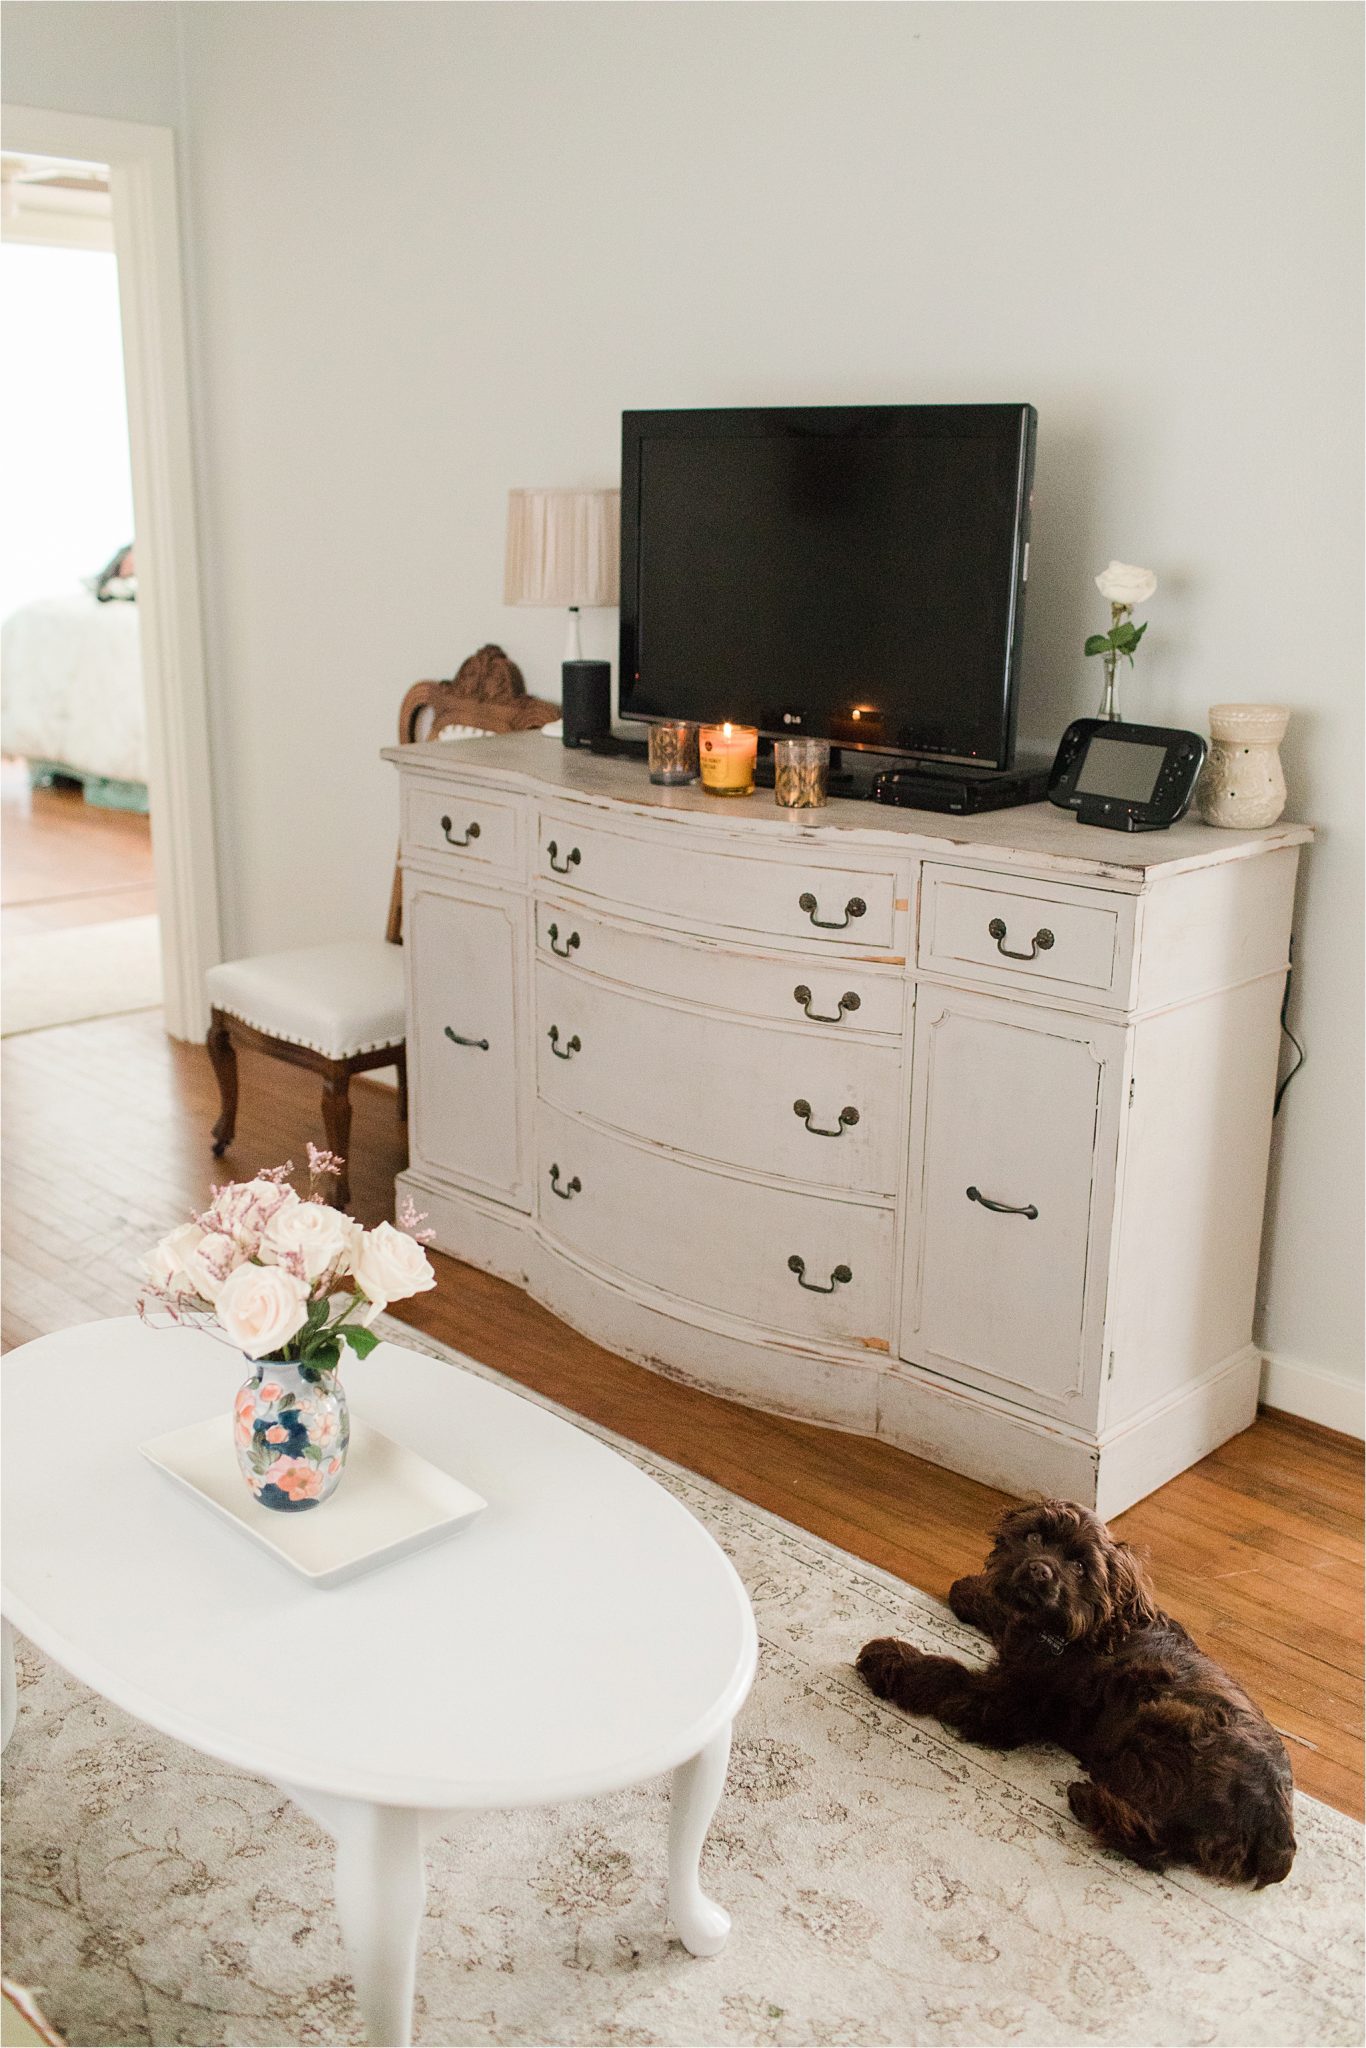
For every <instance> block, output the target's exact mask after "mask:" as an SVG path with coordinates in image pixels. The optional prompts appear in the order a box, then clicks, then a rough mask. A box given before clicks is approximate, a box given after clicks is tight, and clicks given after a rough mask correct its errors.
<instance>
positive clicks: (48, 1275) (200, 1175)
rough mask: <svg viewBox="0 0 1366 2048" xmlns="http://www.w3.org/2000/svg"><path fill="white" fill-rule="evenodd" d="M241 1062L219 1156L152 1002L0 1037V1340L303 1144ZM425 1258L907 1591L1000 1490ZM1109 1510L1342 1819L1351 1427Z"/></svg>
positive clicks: (1238, 1461)
mask: <svg viewBox="0 0 1366 2048" xmlns="http://www.w3.org/2000/svg"><path fill="white" fill-rule="evenodd" d="M241 1077H242V1098H241V1110H240V1114H239V1121H238V1132H239V1136H238V1140H237V1143H236V1144H235V1145H234V1148H233V1152H232V1154H231V1155H230V1157H229V1158H227V1159H225V1160H224V1161H222V1162H221V1164H219V1163H217V1162H215V1161H213V1160H212V1159H211V1157H210V1155H209V1145H208V1132H209V1127H210V1125H211V1123H212V1121H213V1118H214V1116H215V1114H216V1111H217V1094H216V1090H215V1088H214V1084H213V1079H212V1075H211V1074H210V1071H209V1067H208V1061H207V1058H206V1056H205V1055H204V1054H203V1053H202V1051H200V1050H199V1049H198V1048H196V1047H186V1046H179V1045H175V1044H174V1043H172V1041H170V1040H168V1039H167V1038H166V1037H165V1036H164V1034H163V1033H162V1031H161V1028H160V1020H159V1018H158V1017H157V1016H156V1015H155V1014H150V1015H149V1014H143V1015H138V1016H132V1017H116V1018H106V1019H102V1020H100V1021H99V1022H96V1023H91V1024H76V1025H68V1026H65V1027H63V1028H61V1029H57V1030H52V1031H41V1032H35V1033H32V1034H30V1035H28V1036H26V1037H22V1038H17V1039H12V1040H10V1041H9V1042H8V1043H7V1044H6V1046H5V1049H4V1082H5V1088H4V1113H5V1140H6V1144H5V1176H4V1196H5V1218H4V1232H5V1235H4V1255H5V1256H4V1269H3V1278H4V1308H3V1331H2V1335H3V1341H4V1343H5V1344H6V1345H11V1344H16V1343H20V1342H23V1341H24V1340H25V1339H27V1338H29V1337H33V1336H37V1335H39V1334H40V1333H42V1332H43V1331H46V1330H52V1329H58V1328H62V1327H65V1326H66V1325H68V1324H72V1323H77V1322H82V1321H88V1320H91V1319H93V1318H94V1317H97V1316H104V1315H119V1314H126V1313H128V1312H129V1311H130V1309H131V1307H132V1304H133V1300H134V1297H135V1294H136V1286H137V1282H136V1273H137V1262H138V1259H139V1258H140V1256H141V1254H142V1253H143V1252H144V1251H145V1250H146V1249H147V1247H148V1246H149V1245H150V1243H151V1242H152V1241H153V1240H154V1239H155V1238H156V1237H157V1236H159V1235H160V1234H161V1233H163V1232H164V1231H165V1230H167V1229H168V1228H170V1227H171V1226H172V1225H173V1224H174V1223H176V1222H179V1221H181V1220H182V1219H183V1217H184V1216H185V1215H186V1214H187V1213H188V1212H189V1211H190V1210H191V1209H192V1208H195V1207H199V1206H201V1205H202V1204H203V1202H204V1200H205V1198H206V1197H207V1194H208V1189H209V1185H210V1182H211V1180H213V1179H214V1178H219V1179H222V1178H226V1177H228V1176H229V1175H231V1176H233V1177H236V1178H242V1177H243V1176H245V1175H247V1174H250V1173H251V1172H253V1171H254V1170H255V1169H256V1168H258V1167H261V1166H270V1165H274V1164H276V1163H277V1162H278V1161H280V1160H281V1159H286V1158H293V1159H296V1160H299V1161H302V1160H303V1158H304V1157H305V1152H304V1146H305V1142H306V1140H307V1139H308V1138H309V1137H312V1138H314V1139H315V1140H316V1141H318V1142H321V1140H322V1131H321V1120H320V1116H319V1105H318V1099H317V1095H316V1091H315V1090H314V1088H313V1086H312V1083H311V1081H310V1079H309V1077H308V1076H307V1075H304V1074H302V1073H300V1072H298V1071H297V1070H295V1069H293V1068H288V1067H284V1066H281V1065H279V1064H278V1063H276V1062H271V1061H266V1060H263V1059H261V1058H259V1057H257V1056H254V1055H252V1054H243V1056H242V1060H241ZM354 1094H355V1103H356V1114H355V1122H354V1127H353V1134H352V1160H353V1164H352V1185H353V1190H354V1207H355V1211H356V1213H357V1215H358V1216H360V1217H361V1219H362V1220H363V1221H364V1222H367V1223H375V1222H378V1221H379V1220H380V1218H381V1217H384V1216H387V1215H391V1214H392V1200H393V1176H394V1173H395V1172H396V1171H397V1169H398V1168H399V1166H400V1165H401V1164H402V1163H403V1158H404V1144H403V1133H402V1131H401V1129H400V1128H399V1126H398V1125H397V1123H396V1120H395V1103H394V1097H393V1093H392V1091H390V1090H387V1089H383V1088H379V1087H375V1086H372V1085H367V1084H364V1083H360V1084H358V1085H357V1086H356V1088H355V1091H354ZM436 1263H437V1266H438V1271H439V1274H440V1284H439V1286H438V1288H437V1289H436V1291H435V1292H434V1293H432V1294H427V1295H423V1296H420V1297H419V1298H418V1299H417V1300H415V1301H414V1302H412V1303H408V1304H405V1305H404V1312H405V1314H406V1316H407V1319H408V1320H409V1321H410V1322H411V1323H412V1324H413V1325H414V1326H415V1327H416V1328H419V1329H422V1330H425V1331H427V1332H428V1333H429V1334H430V1335H432V1336H434V1337H437V1338H439V1339H441V1340H442V1341H443V1342H445V1343H448V1344H452V1345H455V1346H456V1347H458V1348H459V1349H460V1350H462V1351H465V1352H467V1353H469V1354H470V1355H471V1356H472V1357H474V1358H477V1359H479V1360H481V1361H482V1362H483V1363H485V1364H487V1365H491V1366H494V1367H496V1368H497V1369H498V1370H499V1371H501V1372H504V1373H506V1374H508V1376H509V1377H510V1378H513V1379H516V1380H519V1381H521V1382H522V1383H523V1384H524V1385H527V1386H531V1387H536V1388H538V1389H540V1390H541V1391H543V1392H544V1393H546V1394H549V1395H551V1396H552V1397H553V1398H554V1399H556V1400H558V1401H561V1402H563V1403H564V1404H565V1405H566V1406H567V1407H569V1408H571V1409H573V1410H575V1411H576V1412H577V1413H579V1414H582V1415H586V1416H591V1417H592V1418H593V1419H594V1420H596V1421H598V1422H601V1423H603V1424H605V1425H606V1426H607V1427H609V1428H611V1429H615V1430H617V1431H619V1432H620V1433H621V1434H622V1435H624V1436H627V1437H630V1438H632V1439H633V1440H634V1441H636V1442H639V1443H642V1444H647V1445H649V1446H650V1447H651V1448H652V1449H654V1450H657V1451H659V1452H660V1453H662V1454H663V1455H664V1456H666V1457H669V1458H673V1459H675V1460H677V1461H678V1462H679V1463H680V1464H684V1465H687V1466H690V1467H691V1468H692V1469H693V1470H695V1471H698V1472H702V1473H704V1474H705V1475H706V1476H707V1477H709V1478H711V1479H714V1480H716V1481H718V1482H719V1483H720V1484H721V1485H723V1486H726V1487H729V1488H731V1489H732V1490H733V1491H734V1492H736V1493H739V1494H741V1495H743V1496H744V1497H745V1498H746V1499H748V1500H752V1501H756V1502H757V1503H759V1505H761V1506H762V1507H765V1508H769V1509H771V1510H772V1511H773V1512H774V1513H776V1514H779V1515H782V1516H784V1517H786V1518H787V1519H788V1520H790V1521H793V1522H797V1523H799V1524H801V1525H802V1526H803V1527H805V1528H807V1529H810V1530H812V1531H813V1532H814V1533H815V1534H817V1535H819V1536H823V1537H825V1538H827V1539H828V1540H829V1541H831V1542H833V1543H837V1544H840V1545H841V1546H843V1547H844V1548H846V1549H848V1550H852V1551H854V1552H856V1553H857V1554H858V1555H859V1556H862V1557H865V1558H868V1559H869V1560H870V1561H871V1562H873V1563H875V1564H878V1565H881V1566H883V1567H885V1568H886V1569H887V1570H889V1571H892V1572H895V1573H897V1574H898V1575H900V1576H901V1577H902V1578H904V1579H906V1580H907V1581H908V1582H909V1583H910V1584H912V1585H915V1586H919V1587H921V1588H923V1590H924V1591H926V1592H928V1593H933V1594H937V1595H941V1596H942V1595H943V1594H944V1593H945V1592H946V1590H947V1588H948V1585H949V1582H950V1581H951V1580H952V1579H953V1578H955V1577H957V1576H958V1575H959V1574H960V1573H962V1572H964V1571H969V1570H973V1569H975V1568H976V1567H977V1565H978V1564H979V1563H980V1560H981V1556H982V1553H983V1550H984V1547H985V1546H984V1543H983V1532H984V1531H985V1530H986V1529H987V1527H988V1525H989V1524H990V1522H991V1520H992V1518H993V1516H994V1515H995V1514H996V1513H997V1511H998V1510H999V1508H1000V1507H1001V1505H1002V1501H1003V1496H1002V1495H1000V1494H997V1493H994V1492H993V1491H992V1490H991V1489H990V1488H988V1487H985V1486H979V1485H977V1484H976V1483H975V1482H974V1481H972V1480H970V1479H962V1478H959V1477H957V1476H956V1475H955V1474H953V1473H951V1472H944V1471H941V1470H940V1469H939V1468H938V1467H936V1466H932V1465H927V1464H925V1463H923V1462H922V1461H921V1460H919V1459H916V1458H913V1457H910V1456H909V1455H907V1454H906V1453H904V1452H901V1451H896V1450H892V1449H891V1448H889V1447H888V1446H887V1445H885V1444H877V1443H873V1442H870V1441H868V1440H867V1439H865V1438H861V1437H852V1436H843V1435H840V1434H838V1433H836V1432H834V1431H830V1430H823V1429H817V1428H813V1427H811V1426H809V1425H806V1424H802V1423H796V1422H786V1421H782V1420H780V1419H777V1418H775V1417H773V1416H768V1415H761V1414H758V1413H756V1412H755V1411H754V1410H751V1409H747V1408H741V1407H739V1406H737V1405H735V1404H734V1403H732V1402H728V1401H720V1400H717V1399H715V1398H713V1397H712V1396H710V1395H707V1394H702V1393H698V1392H697V1391H696V1390H695V1389H693V1388H689V1387H683V1386H678V1385H676V1384H674V1383H673V1382H672V1381H670V1380H665V1379H662V1378H661V1377H660V1376H659V1375H658V1374H655V1373H650V1372H647V1371H645V1370H644V1369H643V1368H641V1367H638V1366H633V1365H629V1364H627V1363H626V1362H625V1361H624V1360H622V1359H619V1358H616V1357H613V1356H612V1355H611V1354H610V1353H609V1352H606V1351H603V1350H601V1349H600V1348H599V1347H598V1346H597V1345H595V1344H592V1343H590V1342H589V1341H588V1340H587V1339H586V1338H584V1337H580V1336H578V1335H577V1334H576V1333H575V1332H573V1331H572V1330H569V1329H568V1328H566V1326H565V1325H564V1324H562V1323H559V1322H557V1321H556V1320H555V1318H554V1317H552V1316H551V1315H549V1314H548V1313H547V1312H546V1311H545V1310H544V1309H541V1308H539V1307H537V1306H536V1304H535V1303H534V1302H531V1301H528V1300H527V1298H526V1297H525V1296H524V1295H522V1294H521V1293H520V1292H518V1291H517V1290H516V1289H515V1288H512V1287H509V1286H507V1285H506V1284H505V1283H503V1282H502V1281H498V1280H493V1279H490V1278H489V1277H488V1276H487V1275H485V1274H481V1273H477V1272H474V1271H472V1270H471V1269H470V1268H468V1267H465V1266H461V1265H459V1264H457V1263H456V1262H455V1261H453V1260H449V1259H442V1258H440V1257H438V1258H437V1260H436ZM225 1398H226V1395H225ZM1117 1527H1118V1528H1119V1530H1120V1532H1121V1534H1123V1535H1124V1536H1126V1537H1127V1538H1128V1539H1129V1540H1130V1541H1131V1542H1134V1543H1137V1544H1138V1545H1139V1546H1140V1547H1142V1548H1144V1549H1146V1550H1147V1552H1148V1553H1149V1556H1150V1559H1151V1563H1152V1568H1153V1574H1154V1577H1155V1579H1156V1583H1157V1588H1158V1593H1159V1596H1160V1598H1161V1599H1162V1601H1163V1603H1164V1604H1165V1605H1166V1606H1168V1607H1170V1608H1171V1609H1172V1611H1173V1612H1174V1613H1176V1614H1177V1615H1178V1616H1179V1617H1180V1618H1181V1619H1182V1620H1183V1621H1184V1622H1185V1623H1186V1624H1187V1625H1188V1626H1189V1627H1190V1628H1191V1630H1192V1631H1193V1633H1194V1634H1195V1635H1196V1636H1197V1637H1199V1639H1200V1640H1201V1641H1202V1642H1203V1643H1204V1644H1205V1645H1206V1646H1207V1647H1208V1648H1209V1649H1210V1650H1211V1651H1212V1652H1213V1653H1214V1654H1215V1655H1216V1656H1218V1657H1220V1658H1221V1659H1222V1660H1223V1661H1224V1662H1225V1663H1226V1664H1227V1665H1228V1667H1229V1669H1230V1670H1231V1671H1233V1672H1234V1673H1235V1674H1236V1675H1237V1676H1238V1677H1239V1678H1241V1679H1242V1680H1243V1681H1244V1682H1245V1683H1246V1684H1247V1685H1248V1686H1249V1687H1250V1688H1251V1689H1252V1691H1253V1692H1254V1693H1255V1694H1256V1695H1257V1697H1258V1698H1259V1699H1260V1700H1261V1702H1262V1704H1263V1706H1264V1707H1265V1708H1266V1710H1267V1712H1268V1713H1269V1714H1270V1716H1271V1718H1272V1719H1273V1720H1274V1721H1275V1723H1276V1724H1277V1726H1278V1727H1279V1728H1280V1729H1281V1730H1282V1731H1283V1732H1284V1734H1285V1735H1286V1736H1287V1738H1288V1744H1289V1748H1290V1752H1291V1757H1292V1760H1293V1762H1294V1766H1295V1775H1296V1778H1297V1780H1298V1782H1299V1784H1300V1786H1301V1787H1302V1789H1303V1790H1305V1791H1307V1792H1311V1793H1313V1794H1314V1795H1315V1796H1316V1797H1318V1798H1320V1799H1324V1800H1327V1801H1328V1802H1329V1803H1330V1804H1332V1805H1334V1806H1337V1807H1340V1808H1341V1809H1342V1810H1343V1811H1344V1812H1347V1813H1351V1814H1354V1815H1356V1816H1357V1817H1358V1818H1360V1817H1361V1815H1362V1811H1363V1803H1362V1754H1361V1730H1362V1697H1363V1688H1362V1636H1363V1631H1362V1451H1361V1446H1360V1445H1359V1444H1355V1443H1353V1442H1351V1441H1349V1440H1348V1439H1346V1438H1342V1437H1334V1436H1332V1435H1330V1434H1328V1433H1327V1432H1325V1431H1322V1430H1319V1429H1316V1428H1313V1427H1312V1426H1310V1425H1308V1424H1304V1423H1300V1422H1297V1421H1294V1420H1293V1419H1291V1418H1289V1417H1284V1416H1276V1415H1264V1416H1263V1417H1262V1418H1261V1419H1260V1420H1259V1421H1258V1422H1257V1423H1256V1425H1255V1426H1254V1427H1253V1428H1252V1429H1250V1430H1248V1431H1246V1432H1245V1433H1244V1434H1243V1435H1242V1436H1240V1437H1237V1438H1235V1439H1234V1440H1233V1441H1232V1442H1231V1443H1229V1444H1226V1445H1224V1446H1223V1448H1222V1449H1221V1450H1218V1451H1216V1452H1215V1453H1214V1454H1213V1456H1211V1457H1209V1458H1206V1459H1205V1460H1204V1461H1203V1463H1201V1464H1200V1465H1198V1466H1196V1467H1195V1468H1194V1469H1193V1470H1192V1471H1190V1472H1187V1473H1183V1474H1182V1476H1181V1477H1180V1478H1179V1479H1175V1480H1173V1481H1172V1482H1171V1484H1170V1485H1168V1486H1164V1487H1163V1488H1162V1489H1161V1490H1160V1491H1159V1492H1158V1493H1155V1494H1153V1495H1152V1496H1151V1497H1150V1498H1149V1499H1148V1500H1146V1501H1143V1502H1141V1503H1140V1504H1139V1505H1138V1506H1137V1507H1135V1508H1133V1509H1131V1510H1130V1511H1129V1513H1128V1514H1126V1515H1123V1516H1121V1517H1120V1518H1119V1522H1118V1524H1117ZM853 1647H855V1646H852V1645H851V1649H852V1648H853Z"/></svg>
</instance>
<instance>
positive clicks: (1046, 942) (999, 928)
mask: <svg viewBox="0 0 1366 2048" xmlns="http://www.w3.org/2000/svg"><path fill="white" fill-rule="evenodd" d="M987 931H988V933H989V934H990V936H991V937H992V938H993V939H995V941H996V950H997V952H998V953H1004V954H1005V956H1006V959H1007V960H1032V959H1033V958H1034V955H1035V954H1036V953H1046V952H1047V951H1048V949H1049V947H1050V946H1051V945H1052V943H1053V934H1052V932H1051V931H1049V929H1048V927H1047V925H1040V927H1039V929H1038V930H1037V931H1036V932H1035V934H1034V937H1033V938H1032V940H1031V941H1030V945H1029V951H1028V952H1027V953H1017V952H1016V951H1015V948H1014V947H1013V946H1008V945H1007V944H1006V942H1005V940H1006V921H1005V919H1004V918H1003V917H993V918H992V920H991V923H990V924H989V925H988V926H987Z"/></svg>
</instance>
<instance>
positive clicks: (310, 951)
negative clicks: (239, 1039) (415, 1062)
mask: <svg viewBox="0 0 1366 2048" xmlns="http://www.w3.org/2000/svg"><path fill="white" fill-rule="evenodd" d="M204 978H205V982H206V983H207V986H208V991H209V1001H210V1003H211V1004H212V1005H213V1007H214V1009H215V1010H221V1011H224V1012H225V1013H226V1014H227V1015H228V1016H229V1017H234V1018H236V1019H237V1020H238V1022H240V1023H242V1024H249V1025H250V1026H251V1028H252V1030H253V1031H259V1032H262V1033H263V1034H264V1035H265V1036H266V1037H267V1038H274V1039H282V1040H283V1041H284V1043H285V1044H286V1045H298V1046H305V1047H307V1048H308V1049H309V1050H310V1051H312V1052H317V1053H321V1054H323V1056H324V1057H325V1058H326V1059H330V1060H351V1059H356V1058H357V1057H358V1056H360V1055H361V1054H364V1053H373V1052H380V1051H387V1052H389V1053H390V1054H392V1053H393V1051H394V1049H395V1047H399V1046H402V1044H403V1029H404V1022H403V948H402V947H401V946H393V945H391V944H390V943H389V941H388V940H387V939H339V940H338V941H337V942H336V944H335V945H330V946H301V947H299V948H297V949H296V950H295V951H293V952H288V953H262V954H260V955H258V956H257V958H255V959H254V960H228V961H225V962H224V964H223V965H222V966H221V967H211V968H210V969H209V971H208V973H207V975H206V976H205V977H204Z"/></svg>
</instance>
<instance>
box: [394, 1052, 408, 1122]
mask: <svg viewBox="0 0 1366 2048" xmlns="http://www.w3.org/2000/svg"><path fill="white" fill-rule="evenodd" d="M394 1065H395V1066H396V1067H397V1069H398V1120H399V1122H400V1123H401V1124H406V1123H407V1121H408V1048H407V1047H406V1046H401V1047H400V1048H399V1055H398V1058H397V1059H396V1060H395V1061H394Z"/></svg>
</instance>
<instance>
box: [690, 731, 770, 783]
mask: <svg viewBox="0 0 1366 2048" xmlns="http://www.w3.org/2000/svg"><path fill="white" fill-rule="evenodd" d="M758 751H759V729H758V727H757V726H754V725H729V724H727V725H704V726H703V727H702V730H701V732H700V733H699V734H698V761H699V763H700V766H701V769H702V787H703V788H704V789H709V790H710V791H711V793H712V795H713V796H748V795H749V794H750V792H751V790H752V789H753V788H754V756H755V755H756V753H757V752H758Z"/></svg>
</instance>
